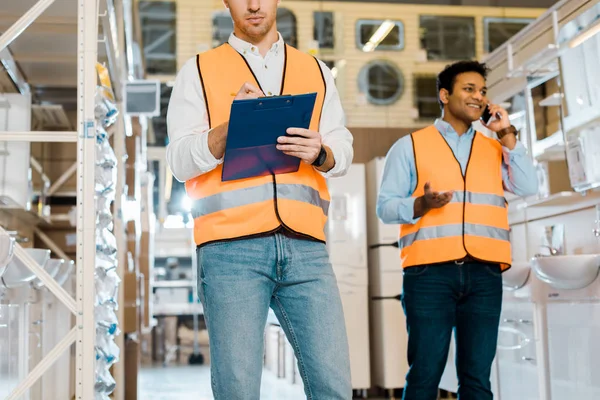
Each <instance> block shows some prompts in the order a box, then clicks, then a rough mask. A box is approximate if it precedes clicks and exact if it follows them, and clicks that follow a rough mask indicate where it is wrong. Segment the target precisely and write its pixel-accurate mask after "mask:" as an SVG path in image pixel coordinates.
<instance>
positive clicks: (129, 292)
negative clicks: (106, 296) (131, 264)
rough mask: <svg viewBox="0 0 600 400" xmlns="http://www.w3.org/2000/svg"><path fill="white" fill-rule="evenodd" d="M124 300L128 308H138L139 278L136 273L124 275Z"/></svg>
mask: <svg viewBox="0 0 600 400" xmlns="http://www.w3.org/2000/svg"><path fill="white" fill-rule="evenodd" d="M123 291H124V294H125V298H124V299H123V301H124V303H125V305H126V306H137V305H138V299H139V297H140V296H139V291H138V276H137V274H136V273H135V272H125V274H123Z"/></svg>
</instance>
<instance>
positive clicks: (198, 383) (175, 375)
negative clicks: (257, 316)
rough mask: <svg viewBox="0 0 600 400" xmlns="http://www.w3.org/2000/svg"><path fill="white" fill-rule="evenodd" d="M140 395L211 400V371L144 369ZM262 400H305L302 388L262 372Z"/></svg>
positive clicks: (158, 399) (152, 398)
mask: <svg viewBox="0 0 600 400" xmlns="http://www.w3.org/2000/svg"><path fill="white" fill-rule="evenodd" d="M139 385H140V394H139V398H140V399H143V400H188V399H190V400H213V396H212V393H211V390H210V367H209V366H206V365H201V366H187V365H182V366H179V365H173V366H169V367H166V368H163V367H162V366H156V367H144V368H142V370H141V372H140V381H139ZM260 398H261V400H282V399H285V400H304V399H305V398H306V397H305V396H304V391H303V388H302V385H291V384H289V383H288V382H287V381H285V380H284V379H277V377H276V376H275V375H273V373H271V372H270V371H267V370H265V371H264V372H263V379H262V387H261V396H260Z"/></svg>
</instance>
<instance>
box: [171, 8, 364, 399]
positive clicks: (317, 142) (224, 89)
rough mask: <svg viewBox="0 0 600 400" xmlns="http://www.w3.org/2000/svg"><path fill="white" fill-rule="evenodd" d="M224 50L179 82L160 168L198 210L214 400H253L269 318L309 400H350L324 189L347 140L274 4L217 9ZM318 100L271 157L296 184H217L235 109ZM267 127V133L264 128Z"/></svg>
mask: <svg viewBox="0 0 600 400" xmlns="http://www.w3.org/2000/svg"><path fill="white" fill-rule="evenodd" d="M224 3H225V6H226V7H227V8H228V9H229V10H230V12H231V16H232V19H233V22H234V32H233V34H232V35H231V36H230V38H229V41H228V43H226V44H224V45H222V46H220V47H217V48H215V49H213V50H209V51H207V52H205V53H202V54H199V55H198V56H197V57H195V58H194V59H192V60H189V61H188V62H187V63H186V64H185V65H184V66H183V68H182V69H181V71H180V72H179V74H178V76H177V79H176V81H175V85H174V87H173V93H172V95H171V100H170V104H169V110H168V116H167V122H168V133H169V139H170V143H169V145H168V147H167V162H168V163H169V166H170V167H171V171H172V172H173V175H174V176H175V177H176V178H177V179H178V180H180V181H185V182H186V191H187V194H188V196H189V197H190V198H192V200H193V201H194V206H193V214H194V237H195V242H196V245H197V246H198V247H197V252H198V263H199V266H198V268H199V272H198V275H199V292H200V299H201V301H202V304H203V307H204V315H205V319H206V323H207V328H208V332H209V337H210V352H211V374H212V389H213V394H214V397H215V399H223V400H236V399H239V400H255V399H256V400H258V399H259V398H260V380H261V371H262V360H263V347H264V346H263V333H264V328H265V324H266V320H267V314H268V310H269V307H271V308H272V309H273V310H274V312H275V314H276V315H277V318H278V320H279V321H280V323H281V326H282V328H283V329H284V331H285V333H286V335H287V337H288V339H289V341H290V343H291V344H292V346H293V348H294V352H295V354H296V357H297V359H298V364H299V369H300V374H301V376H302V380H303V383H304V390H305V393H306V396H307V398H308V399H319V400H348V399H351V397H352V387H351V382H350V365H349V354H348V343H347V337H346V330H345V323H344V316H343V310H342V305H341V300H340V295H339V291H338V287H337V283H336V278H335V275H334V273H333V270H332V267H331V265H330V263H329V256H328V253H327V250H326V247H325V235H324V226H325V222H326V219H327V208H328V206H329V193H328V190H327V185H326V181H325V178H327V177H336V176H341V175H344V174H345V173H346V171H347V169H348V167H349V166H350V164H351V162H352V158H353V149H352V135H351V134H350V132H349V131H348V130H347V129H346V128H345V126H344V120H345V117H344V113H343V110H342V106H341V103H340V99H339V95H338V93H337V90H336V88H335V84H334V79H333V76H332V74H331V71H330V70H329V69H328V68H327V67H326V66H325V65H324V64H323V63H322V62H320V61H317V60H316V59H315V58H313V57H312V56H309V55H307V54H304V53H301V52H300V51H298V50H296V49H294V48H292V47H290V46H287V45H285V44H284V42H283V40H282V38H281V35H280V34H279V33H278V31H277V28H276V23H275V19H276V15H277V6H278V4H279V2H278V1H277V0H224ZM314 92H316V93H317V98H316V103H315V108H314V111H313V114H312V119H311V122H310V127H309V129H298V128H295V127H290V129H288V131H287V133H288V134H289V135H293V136H286V135H284V133H283V132H282V136H281V137H280V138H279V139H278V145H277V148H278V149H279V150H281V151H282V152H284V153H286V154H288V155H291V156H295V157H298V158H300V159H301V160H302V162H300V167H299V169H298V171H297V172H293V173H287V174H279V175H276V176H275V175H274V176H263V177H255V178H247V179H241V180H235V181H227V182H224V181H222V179H221V173H222V161H223V156H224V152H225V143H226V139H227V131H228V121H229V113H230V109H231V104H232V102H233V100H234V99H235V100H243V99H255V98H258V97H262V96H273V95H280V94H291V95H294V94H304V93H314ZM264 123H265V126H268V124H269V121H268V120H267V121H264Z"/></svg>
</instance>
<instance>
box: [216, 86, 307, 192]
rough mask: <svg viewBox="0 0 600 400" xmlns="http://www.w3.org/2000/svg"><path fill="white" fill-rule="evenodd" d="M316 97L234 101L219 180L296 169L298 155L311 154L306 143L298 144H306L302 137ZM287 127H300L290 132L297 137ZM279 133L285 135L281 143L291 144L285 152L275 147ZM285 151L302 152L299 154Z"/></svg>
mask: <svg viewBox="0 0 600 400" xmlns="http://www.w3.org/2000/svg"><path fill="white" fill-rule="evenodd" d="M242 90H243V88H242ZM247 95H249V96H253V95H255V93H253V92H251V93H247ZM316 98H317V94H316V93H309V94H302V95H294V96H287V95H286V96H275V97H259V98H250V99H246V100H234V102H233V104H232V105H231V113H230V118H229V126H228V131H227V142H226V145H225V157H224V160H223V172H222V176H221V179H222V180H223V181H230V180H236V179H245V178H251V177H257V176H265V175H275V174H283V173H290V172H295V171H297V170H298V168H299V167H300V160H301V158H303V159H304V158H306V157H309V154H310V150H309V149H306V147H307V146H302V145H301V142H304V143H306V141H305V140H302V139H301V137H302V136H305V135H309V133H308V132H310V131H307V129H308V128H309V126H310V121H311V118H312V113H313V109H314V106H315V101H316ZM289 128H300V129H301V130H292V131H291V132H295V133H296V134H299V135H298V137H293V136H291V137H289V136H288V135H290V134H288V129H289ZM292 135H293V133H292ZM310 135H311V136H312V135H314V132H311V133H310ZM282 136H288V137H287V138H286V139H287V140H286V142H287V143H281V144H282V145H284V146H294V147H290V148H285V149H286V150H285V152H284V151H282V150H280V149H278V148H277V146H278V139H279V138H280V137H282ZM312 142H313V141H309V143H311V144H312ZM309 147H310V146H309ZM286 153H290V154H298V155H300V154H302V157H301V158H299V157H298V156H296V155H290V154H286Z"/></svg>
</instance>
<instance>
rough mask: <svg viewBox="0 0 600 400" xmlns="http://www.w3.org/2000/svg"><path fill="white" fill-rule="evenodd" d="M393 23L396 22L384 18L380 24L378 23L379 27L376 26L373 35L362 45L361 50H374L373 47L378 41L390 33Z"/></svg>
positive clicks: (377, 44)
mask: <svg viewBox="0 0 600 400" xmlns="http://www.w3.org/2000/svg"><path fill="white" fill-rule="evenodd" d="M395 25H396V24H395V23H394V22H393V21H392V20H389V19H386V20H385V21H383V22H382V23H381V25H379V28H377V30H376V31H375V33H373V36H371V38H370V39H369V41H368V42H367V43H365V45H364V46H363V51H364V52H370V51H373V50H375V48H376V47H377V46H379V43H381V41H382V40H383V39H385V38H386V36H387V35H389V34H390V32H391V31H392V29H394V26H395Z"/></svg>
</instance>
